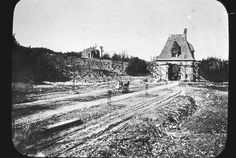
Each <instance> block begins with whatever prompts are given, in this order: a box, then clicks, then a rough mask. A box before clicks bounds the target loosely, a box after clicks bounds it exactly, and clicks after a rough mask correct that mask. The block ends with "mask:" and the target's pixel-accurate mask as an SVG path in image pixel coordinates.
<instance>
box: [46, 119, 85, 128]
mask: <svg viewBox="0 0 236 158" xmlns="http://www.w3.org/2000/svg"><path fill="white" fill-rule="evenodd" d="M77 123H78V124H82V123H83V122H82V121H81V120H80V119H78V118H74V119H70V120H66V121H62V122H58V123H55V124H51V125H48V126H46V127H45V129H46V130H51V129H55V128H62V127H67V126H70V125H73V124H77Z"/></svg>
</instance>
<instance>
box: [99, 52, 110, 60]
mask: <svg viewBox="0 0 236 158" xmlns="http://www.w3.org/2000/svg"><path fill="white" fill-rule="evenodd" d="M101 59H107V60H110V59H111V57H110V55H109V54H108V53H105V54H104V55H103V56H102V57H101Z"/></svg>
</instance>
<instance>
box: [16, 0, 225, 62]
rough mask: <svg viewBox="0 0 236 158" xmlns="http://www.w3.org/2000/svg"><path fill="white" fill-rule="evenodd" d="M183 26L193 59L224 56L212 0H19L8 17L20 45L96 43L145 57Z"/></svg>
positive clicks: (221, 11)
mask: <svg viewBox="0 0 236 158" xmlns="http://www.w3.org/2000/svg"><path fill="white" fill-rule="evenodd" d="M184 28H187V29H188V31H187V39H188V41H189V42H190V43H191V44H192V45H193V47H194V49H195V58H196V59H197V60H200V59H202V58H206V57H209V56H214V57H219V58H222V59H228V16H227V12H226V10H225V8H224V6H223V5H222V4H221V3H219V2H217V1H216V0H21V1H20V2H19V3H18V4H17V5H16V7H15V11H14V19H13V33H15V34H16V39H17V41H18V42H19V43H20V44H21V45H23V46H31V47H45V48H49V49H51V50H54V51H58V52H68V51H82V50H83V49H85V48H88V47H91V46H94V45H95V43H96V44H97V46H101V45H102V46H103V47H104V51H105V52H109V53H111V54H112V53H113V52H114V51H115V52H117V53H120V52H121V51H123V50H125V51H126V52H127V53H128V54H129V55H132V56H138V57H139V58H142V59H145V60H149V61H150V59H151V57H153V56H158V55H159V54H160V52H161V50H162V49H163V47H164V45H165V43H166V41H167V38H168V36H169V34H182V33H183V30H184Z"/></svg>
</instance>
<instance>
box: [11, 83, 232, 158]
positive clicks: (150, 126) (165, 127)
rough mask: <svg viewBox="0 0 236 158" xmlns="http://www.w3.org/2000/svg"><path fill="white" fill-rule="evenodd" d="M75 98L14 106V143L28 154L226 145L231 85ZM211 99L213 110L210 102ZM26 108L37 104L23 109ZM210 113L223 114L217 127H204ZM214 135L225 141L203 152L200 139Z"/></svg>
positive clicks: (168, 152)
mask: <svg viewBox="0 0 236 158" xmlns="http://www.w3.org/2000/svg"><path fill="white" fill-rule="evenodd" d="M213 87H217V86H213ZM224 88H225V87H224ZM102 91H103V90H102ZM104 93H105V92H104ZM94 94H95V93H94ZM99 94H103V93H99ZM85 96H86V95H85ZM76 97H78V96H71V97H64V96H63V97H61V98H60V97H58V98H54V99H48V100H44V101H43V102H40V101H35V102H29V103H22V104H15V105H13V111H12V112H13V116H14V117H13V118H14V119H13V142H14V145H15V147H16V148H17V150H18V151H19V152H21V153H22V154H25V155H33V156H35V155H37V154H42V155H44V156H48V157H58V156H59V157H89V156H92V157H104V156H106V157H124V156H132V157H140V156H141V157H150V156H162V157H168V156H176V155H177V156H181V157H185V156H186V157H194V155H195V156H196V155H200V156H203V155H205V156H206V157H207V156H209V155H217V154H219V153H220V152H221V151H222V150H223V148H224V144H225V139H226V127H227V123H226V122H227V97H228V96H227V87H226V88H225V89H223V90H222V89H220V88H219V86H218V88H215V89H214V88H211V87H209V86H207V85H206V86H199V85H189V84H187V83H180V82H172V83H169V84H161V85H155V86H152V87H151V88H149V89H148V90H143V89H140V90H136V91H133V92H132V93H127V94H114V95H113V96H112V98H111V100H110V101H109V102H108V100H107V98H106V97H98V98H96V99H92V100H88V101H81V100H76ZM217 101H218V102H217ZM222 101H224V102H222ZM216 102H217V103H218V104H219V105H218V106H217V107H216ZM213 104H214V105H215V106H213V107H212V108H211V110H212V111H209V107H207V106H211V105H213ZM38 105H40V106H38ZM35 107H37V108H38V107H40V108H41V109H40V108H38V109H37V108H35ZM27 108H28V109H34V108H35V109H34V110H33V111H32V112H31V113H30V111H29V110H28V113H27V112H25V113H20V112H21V111H20V110H21V109H23V110H22V111H24V110H25V109H27ZM25 111H27V110H25ZM211 112H212V115H214V112H217V114H218V115H220V118H221V119H222V120H218V124H219V125H218V126H217V127H215V126H216V125H215V124H214V125H212V126H214V127H211V126H210V125H208V126H209V127H207V126H204V125H202V124H201V122H202V121H199V120H198V119H200V118H202V117H201V116H202V115H204V116H205V115H206V117H209V118H211V117H212V116H211V115H210V114H209V113H211ZM203 118H204V117H203ZM211 119H212V120H213V121H216V120H217V119H219V118H214V117H212V118H211ZM212 120H211V121H212ZM220 121H221V122H220ZM196 122H197V123H198V124H197V125H198V126H199V128H200V126H202V127H204V128H210V127H211V128H212V129H208V130H207V129H206V131H207V132H206V131H203V132H202V131H199V129H198V126H195V124H196ZM203 122H204V121H203ZM216 122H217V121H216ZM207 123H209V122H207V121H206V124H207ZM201 129H202V128H201ZM213 131H214V132H215V133H214V132H213ZM199 134H200V135H201V134H202V136H198V135H199ZM215 134H218V137H216V136H215ZM197 136H198V138H199V139H200V140H202V141H201V142H198V144H197V145H196V147H195V148H196V149H195V148H194V146H193V145H194V143H192V141H193V140H194V139H196V137H197ZM211 137H214V138H216V139H217V140H215V141H216V142H218V143H219V144H221V145H220V146H219V145H216V143H215V142H214V143H210V144H208V146H207V147H206V146H205V149H207V151H202V148H204V147H202V145H201V143H202V144H203V142H204V141H208V142H209V140H207V138H208V139H209V138H211ZM200 140H199V141H200ZM211 140H213V139H211ZM195 143H196V141H195ZM192 148H194V150H192ZM183 149H184V150H183ZM188 150H191V151H193V152H192V153H191V152H188ZM183 151H184V152H183ZM181 154H182V155H181Z"/></svg>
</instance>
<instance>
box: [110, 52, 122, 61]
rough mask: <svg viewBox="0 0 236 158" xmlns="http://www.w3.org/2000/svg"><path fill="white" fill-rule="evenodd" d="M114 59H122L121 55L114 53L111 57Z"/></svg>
mask: <svg viewBox="0 0 236 158" xmlns="http://www.w3.org/2000/svg"><path fill="white" fill-rule="evenodd" d="M111 59H112V60H121V55H120V54H117V53H114V54H113V56H112V57H111Z"/></svg>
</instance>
